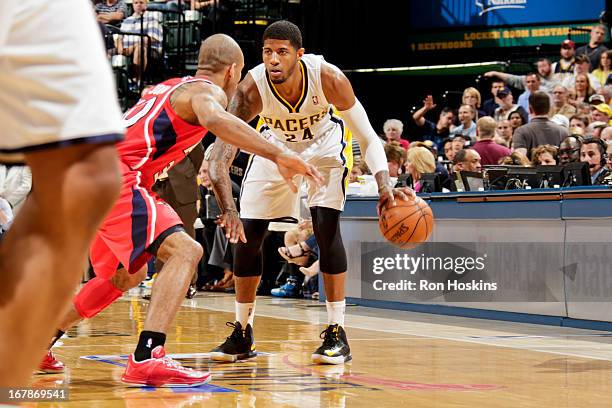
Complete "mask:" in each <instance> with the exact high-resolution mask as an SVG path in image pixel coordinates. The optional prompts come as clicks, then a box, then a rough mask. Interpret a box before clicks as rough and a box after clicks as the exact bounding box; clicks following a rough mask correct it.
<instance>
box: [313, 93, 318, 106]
mask: <svg viewBox="0 0 612 408" xmlns="http://www.w3.org/2000/svg"><path fill="white" fill-rule="evenodd" d="M312 104H313V105H318V104H319V97H318V96H317V95H313V96H312Z"/></svg>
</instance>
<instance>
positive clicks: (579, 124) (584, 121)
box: [570, 115, 591, 131]
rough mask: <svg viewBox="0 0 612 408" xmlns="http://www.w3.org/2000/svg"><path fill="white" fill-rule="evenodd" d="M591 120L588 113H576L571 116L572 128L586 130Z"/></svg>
mask: <svg viewBox="0 0 612 408" xmlns="http://www.w3.org/2000/svg"><path fill="white" fill-rule="evenodd" d="M589 123H591V121H590V120H589V117H588V116H586V115H574V116H572V117H571V118H570V130H572V131H573V130H574V129H576V128H579V129H582V130H586V128H587V127H588V126H589Z"/></svg>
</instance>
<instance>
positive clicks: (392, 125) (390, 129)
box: [383, 119, 409, 149]
mask: <svg viewBox="0 0 612 408" xmlns="http://www.w3.org/2000/svg"><path fill="white" fill-rule="evenodd" d="M383 131H384V132H385V139H386V142H387V143H390V142H393V141H395V142H397V143H399V145H400V146H402V147H403V148H404V149H408V145H409V143H408V141H407V140H406V139H402V132H403V131H404V124H403V123H402V121H401V120H399V119H388V120H386V121H385V124H384V125H383Z"/></svg>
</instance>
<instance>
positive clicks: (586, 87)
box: [574, 74, 595, 104]
mask: <svg viewBox="0 0 612 408" xmlns="http://www.w3.org/2000/svg"><path fill="white" fill-rule="evenodd" d="M574 89H575V90H576V99H575V100H574V101H575V103H576V104H579V103H580V102H588V101H589V98H590V97H591V96H593V95H595V89H593V86H592V85H591V82H590V79H589V75H587V74H577V75H576V81H575V88H574Z"/></svg>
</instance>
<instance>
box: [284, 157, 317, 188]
mask: <svg viewBox="0 0 612 408" xmlns="http://www.w3.org/2000/svg"><path fill="white" fill-rule="evenodd" d="M276 166H277V167H278V172H279V173H280V175H281V176H282V177H283V178H284V179H285V182H286V183H287V184H289V187H290V188H291V191H293V192H294V193H297V186H296V185H295V183H294V182H293V176H295V175H296V174H301V175H304V176H306V177H307V178H308V179H309V180H310V181H312V182H313V183H315V185H317V186H320V185H321V184H323V177H322V176H321V174H320V173H319V171H318V170H317V169H316V168H315V167H314V166H312V165H310V164H308V163H306V162H305V161H304V160H302V159H300V158H299V157H298V156H296V155H295V154H292V153H283V154H280V155H278V156H277V157H276Z"/></svg>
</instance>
